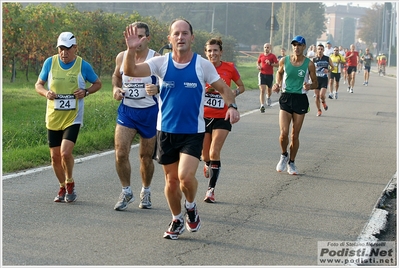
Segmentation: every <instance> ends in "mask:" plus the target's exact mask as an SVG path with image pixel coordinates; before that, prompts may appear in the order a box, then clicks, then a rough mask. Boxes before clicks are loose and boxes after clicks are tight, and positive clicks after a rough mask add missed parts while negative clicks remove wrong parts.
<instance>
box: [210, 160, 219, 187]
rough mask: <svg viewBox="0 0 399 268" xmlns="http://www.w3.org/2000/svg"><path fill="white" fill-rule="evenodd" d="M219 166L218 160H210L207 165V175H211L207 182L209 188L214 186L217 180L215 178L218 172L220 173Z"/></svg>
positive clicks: (217, 176)
mask: <svg viewBox="0 0 399 268" xmlns="http://www.w3.org/2000/svg"><path fill="white" fill-rule="evenodd" d="M220 167H221V163H220V161H211V163H210V165H209V168H210V170H209V171H210V172H209V175H210V176H211V179H210V180H209V184H208V187H209V188H215V186H216V182H217V180H218V178H219V174H220Z"/></svg>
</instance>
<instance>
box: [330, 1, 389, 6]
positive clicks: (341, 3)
mask: <svg viewBox="0 0 399 268" xmlns="http://www.w3.org/2000/svg"><path fill="white" fill-rule="evenodd" d="M323 3H324V4H325V5H326V6H333V5H334V4H335V3H336V4H337V5H346V4H348V3H352V6H357V5H359V6H360V7H371V6H372V5H374V4H375V3H380V4H382V3H384V2H382V1H350V2H349V1H325V2H323Z"/></svg>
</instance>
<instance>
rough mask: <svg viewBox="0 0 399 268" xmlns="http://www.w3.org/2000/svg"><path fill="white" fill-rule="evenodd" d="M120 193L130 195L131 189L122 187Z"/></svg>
mask: <svg viewBox="0 0 399 268" xmlns="http://www.w3.org/2000/svg"><path fill="white" fill-rule="evenodd" d="M122 192H124V193H125V194H131V193H132V188H130V186H126V187H122Z"/></svg>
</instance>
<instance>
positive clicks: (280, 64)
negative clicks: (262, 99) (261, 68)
mask: <svg viewBox="0 0 399 268" xmlns="http://www.w3.org/2000/svg"><path fill="white" fill-rule="evenodd" d="M284 62H285V58H281V59H280V61H279V62H278V69H277V73H276V83H275V84H274V85H273V87H272V90H273V91H274V92H277V93H279V92H280V89H281V85H282V82H283V75H284Z"/></svg>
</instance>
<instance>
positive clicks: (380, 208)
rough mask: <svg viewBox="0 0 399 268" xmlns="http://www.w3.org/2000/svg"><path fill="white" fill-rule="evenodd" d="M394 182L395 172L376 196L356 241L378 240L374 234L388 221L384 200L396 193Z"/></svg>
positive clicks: (382, 229) (395, 182)
mask: <svg viewBox="0 0 399 268" xmlns="http://www.w3.org/2000/svg"><path fill="white" fill-rule="evenodd" d="M396 184H397V173H395V174H394V175H393V176H392V178H391V179H390V181H389V182H388V184H387V185H386V186H385V188H384V190H383V191H382V194H381V196H380V197H379V198H378V200H377V202H376V204H375V206H374V209H373V211H372V213H371V215H370V219H369V221H368V222H367V224H366V225H365V226H364V228H363V230H362V232H361V233H360V235H359V237H358V239H357V240H358V241H364V242H368V241H372V242H376V241H378V238H377V237H376V236H377V235H379V234H380V233H381V231H384V230H385V227H386V224H387V221H388V214H389V213H388V211H386V210H385V201H386V200H387V198H391V197H392V196H393V195H394V194H396Z"/></svg>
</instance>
